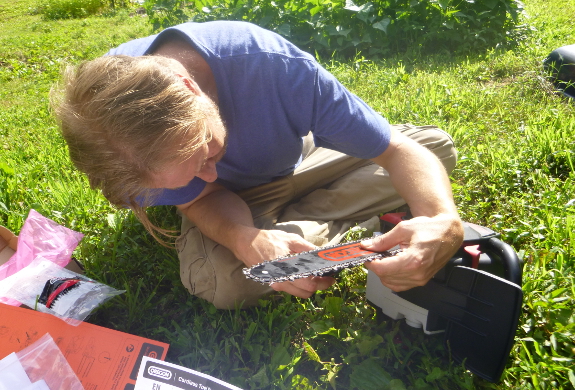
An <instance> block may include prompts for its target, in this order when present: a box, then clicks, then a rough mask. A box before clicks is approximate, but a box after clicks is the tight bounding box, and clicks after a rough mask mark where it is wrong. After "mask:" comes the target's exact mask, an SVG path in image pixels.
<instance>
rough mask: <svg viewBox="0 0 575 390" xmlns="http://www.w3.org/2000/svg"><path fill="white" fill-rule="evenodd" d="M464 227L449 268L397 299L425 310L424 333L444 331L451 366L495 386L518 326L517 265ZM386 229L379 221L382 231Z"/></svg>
mask: <svg viewBox="0 0 575 390" xmlns="http://www.w3.org/2000/svg"><path fill="white" fill-rule="evenodd" d="M464 226H465V239H464V244H463V245H462V247H461V248H460V249H459V250H458V251H457V253H456V254H455V255H454V256H453V257H452V258H451V260H450V261H449V262H448V264H447V265H446V266H445V267H444V268H442V269H441V270H440V271H439V272H438V273H437V274H436V275H435V276H434V277H433V278H432V279H431V280H430V281H429V282H428V283H427V284H426V285H425V286H422V287H415V288H412V289H410V290H407V291H403V292H399V293H396V295H397V296H399V297H400V298H402V299H404V300H406V301H408V302H410V303H412V304H414V305H417V306H419V307H421V308H424V309H426V310H428V315H427V324H425V325H426V326H425V329H426V331H427V332H429V333H433V332H437V331H443V330H444V331H445V338H444V340H445V343H446V346H447V347H448V348H450V350H451V355H452V357H453V358H454V360H456V361H458V362H464V364H465V366H466V368H467V369H469V370H470V371H471V372H473V373H475V374H476V375H478V376H480V377H482V378H484V379H486V380H488V381H490V382H497V381H499V378H500V377H501V374H502V372H503V370H504V369H505V365H506V363H507V359H508V357H509V353H510V351H511V348H512V347H513V342H514V338H515V332H516V329H517V325H518V322H519V315H520V312H521V304H522V298H523V293H522V290H521V284H522V280H521V279H522V275H521V273H522V272H521V263H520V260H519V258H518V257H517V254H516V253H515V251H514V250H513V248H512V247H511V246H509V245H508V244H506V243H504V242H503V241H501V240H500V239H499V234H497V233H495V232H494V231H492V230H490V229H487V228H485V227H483V226H479V225H475V224H470V223H464ZM389 228H391V226H390V225H389V223H388V222H386V221H383V222H382V229H383V230H388V229H389ZM368 300H369V297H368Z"/></svg>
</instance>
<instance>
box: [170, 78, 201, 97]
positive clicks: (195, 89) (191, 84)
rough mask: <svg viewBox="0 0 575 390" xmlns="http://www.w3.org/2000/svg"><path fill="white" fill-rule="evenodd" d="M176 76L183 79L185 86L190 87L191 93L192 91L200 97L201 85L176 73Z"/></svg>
mask: <svg viewBox="0 0 575 390" xmlns="http://www.w3.org/2000/svg"><path fill="white" fill-rule="evenodd" d="M176 74H177V75H178V77H179V78H181V79H182V81H183V82H184V85H185V86H186V87H188V89H189V90H190V91H192V92H193V93H195V94H196V95H199V94H200V93H201V90H200V87H199V85H198V84H197V83H196V82H195V81H194V80H193V79H191V78H189V77H186V76H183V75H181V74H179V73H176Z"/></svg>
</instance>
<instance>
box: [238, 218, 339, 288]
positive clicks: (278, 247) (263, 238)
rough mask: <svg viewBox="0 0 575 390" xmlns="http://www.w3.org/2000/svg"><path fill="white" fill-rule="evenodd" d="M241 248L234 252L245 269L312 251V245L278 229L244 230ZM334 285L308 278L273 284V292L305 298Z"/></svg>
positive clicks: (316, 277)
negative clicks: (244, 265)
mask: <svg viewBox="0 0 575 390" xmlns="http://www.w3.org/2000/svg"><path fill="white" fill-rule="evenodd" d="M244 234H245V236H244V237H243V239H242V242H244V243H245V244H246V245H242V246H240V247H239V248H238V251H237V252H235V255H236V256H237V258H238V259H240V260H241V261H243V262H244V263H245V264H246V265H247V266H253V265H256V264H259V263H261V262H263V261H266V260H273V259H276V258H278V257H281V256H286V255H289V254H294V253H300V252H305V251H309V250H313V249H316V247H315V246H314V245H312V244H311V243H309V242H307V241H306V240H304V239H303V238H302V237H300V236H298V235H297V234H292V233H286V232H283V231H281V230H260V229H256V228H253V229H245V231H244ZM334 283H335V279H334V278H331V277H318V276H312V277H308V278H303V279H298V280H295V281H293V282H282V283H274V284H272V285H271V288H273V289H274V290H276V291H284V292H286V293H288V294H291V295H294V296H296V297H300V298H309V297H311V296H312V295H313V294H314V293H315V292H316V291H318V290H325V289H327V288H329V287H330V286H331V285H333V284H334Z"/></svg>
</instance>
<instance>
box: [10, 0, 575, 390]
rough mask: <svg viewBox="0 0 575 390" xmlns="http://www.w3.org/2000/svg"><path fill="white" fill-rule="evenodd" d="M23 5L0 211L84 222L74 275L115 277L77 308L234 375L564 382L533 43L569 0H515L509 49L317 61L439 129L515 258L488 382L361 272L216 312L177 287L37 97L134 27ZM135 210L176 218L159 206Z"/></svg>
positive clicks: (465, 202)
mask: <svg viewBox="0 0 575 390" xmlns="http://www.w3.org/2000/svg"><path fill="white" fill-rule="evenodd" d="M36 6H37V3H35V2H34V1H32V0H16V1H7V0H0V16H1V18H0V29H1V31H2V33H1V34H0V48H1V49H0V223H1V224H2V225H5V226H7V227H9V228H10V229H12V230H13V231H15V232H18V231H19V230H20V228H21V226H22V223H23V221H24V219H25V217H26V215H27V213H28V211H29V210H30V208H34V209H36V210H37V211H39V212H40V213H42V214H43V215H45V216H47V217H49V218H52V219H54V220H55V221H57V222H58V223H60V224H62V225H65V226H67V227H70V228H72V229H74V230H77V231H81V232H83V233H85V235H86V236H85V238H84V240H83V241H82V243H81V244H80V246H79V248H78V250H77V252H76V257H78V258H79V259H81V260H82V261H83V262H84V264H85V265H86V269H87V274H88V276H90V277H93V278H95V279H98V280H100V281H102V282H105V283H107V284H110V285H111V286H113V287H116V288H119V289H125V290H126V293H125V294H123V295H121V296H119V297H116V298H114V299H113V300H111V301H110V302H108V303H107V304H106V305H105V306H104V307H102V308H101V309H100V310H98V311H97V313H96V314H95V315H93V316H92V317H91V318H90V319H89V321H90V322H93V323H96V324H99V325H103V326H107V327H111V328H115V329H118V330H121V331H125V332H129V333H133V334H138V335H142V336H146V337H151V338H154V339H158V340H162V341H166V342H168V343H170V344H171V347H170V352H169V354H168V360H169V361H172V362H174V363H177V364H182V365H185V366H187V367H190V368H193V369H196V370H199V371H202V372H205V373H207V374H210V375H214V376H216V377H219V378H221V379H223V380H226V381H229V382H232V383H234V384H236V385H238V386H240V387H242V388H246V389H268V388H269V389H276V388H277V389H281V388H286V389H332V388H337V389H353V388H358V389H380V388H381V389H386V388H388V389H402V388H408V389H459V388H464V389H480V388H496V389H508V388H514V389H515V388H516V389H546V388H547V389H550V388H559V389H569V388H573V387H574V386H575V373H574V371H573V366H574V358H575V315H574V314H573V313H574V303H573V302H574V296H575V284H574V281H573V278H574V276H573V275H575V272H574V271H575V270H574V262H575V261H574V248H573V244H572V243H573V242H574V239H575V185H574V182H573V179H574V178H575V174H574V170H573V164H574V156H575V145H574V144H575V102H574V101H569V100H567V99H565V98H563V97H561V96H560V95H558V94H556V93H553V91H552V89H551V88H550V85H549V83H548V82H547V81H546V80H545V77H544V76H545V75H544V73H543V71H542V66H541V61H542V59H543V58H544V57H545V56H546V55H547V54H548V53H549V52H550V51H551V50H553V49H554V48H557V47H559V46H563V45H567V44H572V43H574V41H575V36H574V35H573V34H574V32H573V28H572V15H574V14H575V3H573V2H564V1H559V0H528V1H526V7H527V10H528V13H529V15H530V18H529V19H527V22H528V23H529V24H530V26H532V27H533V30H532V31H531V32H530V34H529V35H528V36H527V37H526V38H525V40H524V41H523V42H522V43H521V44H520V45H519V46H518V47H516V48H514V49H513V50H506V51H503V50H492V51H490V52H486V53H480V54H476V55H474V56H468V57H466V58H461V57H454V56H453V55H451V54H450V53H437V54H435V55H432V56H424V55H422V54H421V53H419V52H418V51H417V50H416V49H414V50H410V51H409V52H408V53H406V54H403V55H397V56H393V57H390V58H387V59H386V60H384V61H381V62H371V61H366V60H363V59H362V58H361V57H358V58H356V59H355V60H353V61H349V62H346V63H340V62H337V61H330V60H325V61H324V64H325V65H326V67H327V68H328V69H330V70H331V71H332V72H333V73H334V74H336V75H337V77H338V78H340V80H341V81H342V82H343V83H344V84H345V85H346V86H348V87H349V88H350V89H351V90H352V91H353V92H355V93H356V94H358V95H359V96H361V97H362V98H363V99H365V100H366V101H367V102H368V103H369V104H371V105H372V106H373V107H375V108H376V109H377V110H378V111H380V112H382V113H383V114H384V115H385V116H387V117H388V118H389V119H390V121H391V122H395V123H401V122H411V123H414V124H437V125H439V126H441V127H442V128H444V129H445V130H447V131H449V132H450V133H451V134H453V136H454V137H455V140H456V143H457V145H458V149H459V153H460V156H459V157H460V161H459V164H458V167H457V168H456V170H455V172H454V173H453V175H452V179H453V189H454V193H455V198H456V202H457V204H458V206H459V209H460V212H461V215H462V217H463V218H464V219H465V220H468V221H471V222H477V223H480V224H482V225H485V226H488V227H491V228H493V229H494V230H497V231H499V232H501V233H502V236H503V239H504V240H505V241H506V242H508V243H510V244H512V245H513V246H514V247H515V249H516V250H517V252H518V253H519V254H520V256H521V257H522V259H523V261H524V286H523V290H524V294H525V298H524V305H523V312H522V316H521V320H520V326H519V329H518V332H517V336H516V343H515V345H514V347H513V350H512V355H511V356H510V359H509V363H508V367H507V369H506V371H505V372H504V375H503V377H502V381H501V383H500V384H497V385H493V384H489V383H487V382H485V381H483V380H481V379H479V378H477V377H476V376H474V375H473V374H470V373H469V372H466V371H465V370H464V369H462V368H461V367H460V366H458V365H456V364H453V363H450V361H449V352H448V351H446V350H445V349H444V347H443V345H442V342H441V337H437V336H433V337H431V336H425V335H424V334H423V332H421V331H420V330H417V329H412V328H410V327H408V326H406V325H405V324H403V323H402V322H393V321H390V320H385V319H384V320H383V321H380V320H381V318H380V319H379V320H378V318H376V315H375V312H374V310H373V309H372V308H371V307H370V306H369V305H368V304H367V303H366V301H365V296H364V295H365V287H364V286H365V273H364V272H362V271H361V269H356V270H353V271H348V272H346V273H344V275H343V276H342V277H341V279H340V282H339V283H338V284H337V285H336V286H334V287H333V288H331V289H330V290H328V291H326V292H323V293H321V294H316V296H314V297H313V298H311V299H309V300H300V299H296V298H293V297H289V296H285V297H284V296H281V295H278V297H277V299H273V300H270V301H268V302H266V303H265V304H264V305H263V306H262V307H260V308H256V309H250V310H245V311H238V312H235V311H231V312H228V311H217V310H215V309H214V308H213V306H211V305H209V304H206V303H204V302H202V301H200V300H198V299H195V298H193V297H190V296H189V295H188V293H187V292H186V290H185V289H184V288H183V287H182V285H181V283H180V281H179V275H178V261H177V257H176V255H175V253H174V251H172V250H169V249H165V248H163V247H161V246H159V245H157V244H156V243H154V241H153V240H152V238H151V237H150V236H149V235H147V234H146V233H145V232H144V229H143V228H142V226H141V225H140V224H139V223H138V222H137V221H136V220H135V219H134V217H133V216H132V215H131V214H130V213H129V212H127V211H125V210H119V211H118V210H115V209H113V208H111V207H110V206H109V205H108V203H107V202H106V200H105V199H104V198H103V197H102V196H101V195H100V194H98V193H96V192H93V191H90V190H89V189H88V185H87V181H86V180H85V178H84V177H82V176H81V175H80V174H79V173H78V172H76V171H75V170H74V169H73V168H72V166H71V164H70V163H69V161H68V158H67V151H66V147H65V144H64V142H63V141H62V139H61V138H60V136H59V134H58V132H57V129H56V125H55V122H54V120H53V118H52V117H51V114H50V110H49V108H48V97H47V96H48V91H49V89H50V86H51V85H52V84H53V83H54V82H55V81H56V80H57V77H58V73H59V70H60V69H61V67H62V66H63V65H64V64H65V63H75V62H78V61H81V60H83V59H90V58H94V57H96V56H99V55H102V54H103V53H105V52H106V51H107V50H108V49H109V48H111V47H114V46H117V45H118V44H120V43H122V42H124V41H126V40H129V39H131V38H135V37H140V36H145V35H147V34H148V33H150V26H149V25H148V24H147V21H146V19H145V18H143V17H141V16H139V15H137V14H132V10H120V11H118V12H116V13H110V14H107V15H101V16H92V17H88V18H86V19H70V20H65V21H46V20H43V19H42V17H41V16H40V15H37V14H35V13H34V12H32V11H33V10H34V9H35V8H36ZM153 217H154V219H155V220H156V221H157V222H158V223H160V224H162V225H163V226H166V227H174V228H177V226H178V220H177V217H176V216H175V213H174V211H173V209H171V208H169V207H161V208H157V209H156V210H154V211H153Z"/></svg>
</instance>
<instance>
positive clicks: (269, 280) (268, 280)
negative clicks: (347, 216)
mask: <svg viewBox="0 0 575 390" xmlns="http://www.w3.org/2000/svg"><path fill="white" fill-rule="evenodd" d="M361 241H363V240H357V241H349V242H345V243H339V244H335V245H329V246H322V247H320V248H317V249H314V250H311V251H307V252H300V253H295V254H291V255H286V256H280V257H278V258H276V259H273V260H266V261H264V262H262V263H259V264H256V265H254V266H252V267H248V268H244V269H243V273H244V275H245V276H246V277H247V278H249V279H252V280H254V281H256V282H259V283H261V284H268V285H272V284H273V283H282V282H288V281H289V282H293V281H294V280H296V279H302V278H307V277H309V276H322V275H325V274H328V273H332V272H339V271H341V270H343V269H346V268H352V267H356V266H358V265H361V264H363V263H365V262H366V261H373V260H379V259H383V258H387V257H392V256H395V255H397V254H398V253H400V252H401V251H402V250H401V249H392V250H388V251H384V252H374V253H373V255H372V256H369V257H361V258H359V259H355V260H354V259H350V260H349V261H345V262H340V263H336V264H334V265H333V266H328V267H320V268H317V269H315V270H313V271H306V272H302V273H297V272H295V273H291V274H289V275H285V276H280V277H273V276H266V277H260V276H258V275H254V274H253V273H252V270H254V269H255V268H258V267H262V266H263V265H265V264H269V263H273V262H278V261H283V260H286V259H289V258H297V257H299V256H302V255H306V254H314V253H318V252H320V251H325V250H328V249H332V248H337V247H340V246H346V245H353V244H357V243H359V242H361Z"/></svg>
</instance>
